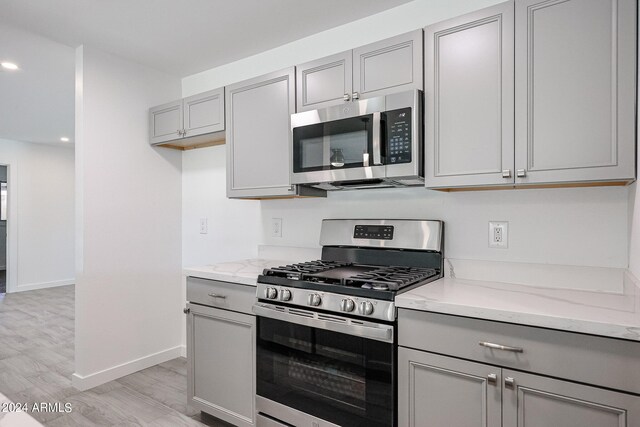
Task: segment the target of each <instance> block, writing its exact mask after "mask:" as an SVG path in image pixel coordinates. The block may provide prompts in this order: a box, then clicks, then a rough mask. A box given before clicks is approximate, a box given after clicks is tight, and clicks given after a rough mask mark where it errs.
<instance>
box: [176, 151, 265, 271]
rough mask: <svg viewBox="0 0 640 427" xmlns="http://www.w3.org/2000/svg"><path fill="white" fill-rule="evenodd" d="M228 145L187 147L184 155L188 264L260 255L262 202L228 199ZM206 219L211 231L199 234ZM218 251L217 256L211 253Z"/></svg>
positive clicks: (184, 236)
mask: <svg viewBox="0 0 640 427" xmlns="http://www.w3.org/2000/svg"><path fill="white" fill-rule="evenodd" d="M225 148H226V147H225V146H224V145H218V146H215V147H208V148H201V149H197V150H187V151H185V152H184V154H183V157H182V169H183V173H182V221H183V222H182V240H183V244H184V246H183V254H182V255H183V258H184V260H185V261H184V262H185V265H206V264H210V263H211V262H212V261H216V262H223V261H233V260H238V259H242V258H251V257H256V256H257V251H258V247H257V244H256V243H257V241H258V240H257V239H259V238H260V236H261V234H262V225H261V219H260V204H259V203H256V202H255V201H252V200H231V199H227V198H226V184H225V183H226V179H227V175H226V172H225V163H226V159H225ZM201 218H207V219H208V224H209V232H208V233H207V234H201V233H200V219H201ZM212 254H215V256H212Z"/></svg>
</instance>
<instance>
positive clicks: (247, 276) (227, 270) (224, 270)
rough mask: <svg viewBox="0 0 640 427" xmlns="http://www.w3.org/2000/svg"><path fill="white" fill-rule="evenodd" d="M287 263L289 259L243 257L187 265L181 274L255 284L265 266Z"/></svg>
mask: <svg viewBox="0 0 640 427" xmlns="http://www.w3.org/2000/svg"><path fill="white" fill-rule="evenodd" d="M289 263H290V261H282V260H273V259H262V258H255V259H243V260H240V261H232V262H221V263H219V264H211V265H203V266H198V267H188V268H185V269H183V274H184V275H185V276H188V277H198V278H201V279H211V280H221V281H224V282H233V283H239V284H242V285H250V286H256V283H257V280H258V276H259V275H260V274H262V271H263V270H264V269H265V268H270V267H277V266H280V265H285V264H289Z"/></svg>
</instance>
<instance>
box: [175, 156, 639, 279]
mask: <svg viewBox="0 0 640 427" xmlns="http://www.w3.org/2000/svg"><path fill="white" fill-rule="evenodd" d="M182 166H183V183H182V184H183V259H184V264H185V265H189V264H202V263H210V262H216V261H223V260H232V259H238V258H243V257H250V256H255V255H256V253H257V252H256V251H257V245H258V244H269V245H279V246H302V247H317V246H318V238H319V233H320V223H321V220H322V219H323V218H377V217H383V218H387V217H388V218H429V219H442V220H444V221H445V223H446V228H445V235H446V238H445V243H446V247H445V250H446V256H447V257H449V258H456V259H474V260H491V261H511V262H527V263H540V264H546V263H549V264H567V265H584V266H597V267H626V266H627V262H628V246H627V236H628V210H627V208H628V192H629V188H628V187H605V188H566V189H543V190H496V191H473V192H457V193H442V192H436V191H428V190H425V189H424V188H407V189H384V190H363V191H342V192H334V193H329V195H328V197H327V198H326V199H324V198H318V199H292V200H263V201H251V200H228V199H227V198H226V197H225V169H224V168H225V147H224V146H220V147H211V148H205V149H199V150H192V151H187V152H185V153H184V154H183V165H182ZM201 218H208V233H207V234H200V232H199V221H200V219H201ZM272 218H281V219H282V237H272V236H271V233H270V232H271V220H272ZM489 221H509V248H508V249H492V248H489V246H488V222H489ZM238 236H239V237H238Z"/></svg>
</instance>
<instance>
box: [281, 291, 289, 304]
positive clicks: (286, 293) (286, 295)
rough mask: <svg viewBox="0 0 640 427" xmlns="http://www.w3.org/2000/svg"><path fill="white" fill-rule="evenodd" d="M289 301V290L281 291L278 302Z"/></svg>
mask: <svg viewBox="0 0 640 427" xmlns="http://www.w3.org/2000/svg"><path fill="white" fill-rule="evenodd" d="M289 300H291V291H290V290H289V289H282V290H281V291H280V301H289Z"/></svg>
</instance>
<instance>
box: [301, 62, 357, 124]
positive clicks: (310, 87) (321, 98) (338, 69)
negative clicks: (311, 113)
mask: <svg viewBox="0 0 640 427" xmlns="http://www.w3.org/2000/svg"><path fill="white" fill-rule="evenodd" d="M351 70H352V67H351V51H350V50H349V51H347V52H342V53H339V54H337V55H332V56H329V57H326V58H322V59H318V60H316V61H311V62H307V63H306V64H302V65H299V66H297V67H296V96H297V98H296V99H297V106H298V110H297V111H299V112H300V111H308V110H316V109H318V108H325V107H329V106H331V105H336V104H340V103H342V102H345V101H349V100H350V99H351V92H352V86H351V83H352V79H351Z"/></svg>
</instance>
